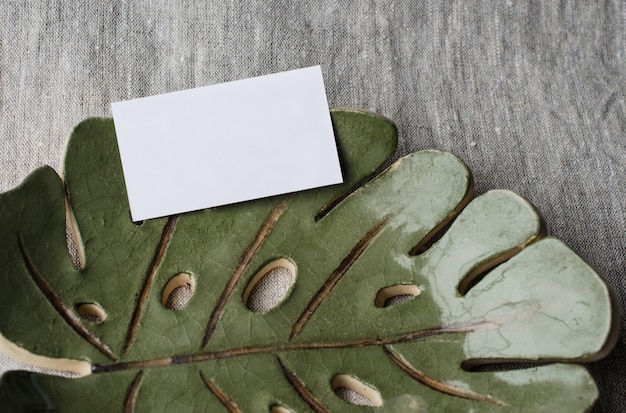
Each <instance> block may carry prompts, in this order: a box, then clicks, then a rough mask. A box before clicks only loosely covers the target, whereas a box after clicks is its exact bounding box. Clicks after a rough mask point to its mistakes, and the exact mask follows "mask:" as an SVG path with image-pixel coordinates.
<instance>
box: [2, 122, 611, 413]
mask: <svg viewBox="0 0 626 413" xmlns="http://www.w3.org/2000/svg"><path fill="white" fill-rule="evenodd" d="M331 114H332V120H333V124H334V128H335V135H336V138H337V145H338V148H339V152H340V157H341V160H342V167H343V172H344V179H345V183H344V184H343V185H338V186H332V187H327V188H323V189H316V190H312V191H307V192H302V193H296V194H290V195H286V196H282V197H277V198H272V199H263V200H258V201H253V202H247V203H242V204H237V205H231V206H225V207H218V208H214V209H208V210H203V211H198V212H193V213H188V214H183V215H180V216H171V217H167V218H163V219H155V220H149V221H145V222H142V223H133V222H131V219H130V214H129V206H128V203H127V198H126V192H125V188H124V182H123V176H122V170H121V164H120V160H119V155H118V150H117V145H116V139H115V132H114V127H113V121H112V120H111V119H89V120H86V121H84V122H83V123H81V124H80V125H78V126H77V127H76V129H75V130H74V132H73V134H72V136H71V139H70V141H69V144H68V148H67V153H66V157H65V170H64V178H63V179H61V178H59V176H57V174H56V173H55V172H54V171H53V170H52V169H51V168H49V167H43V168H40V169H38V170H36V171H35V172H33V173H32V174H31V175H30V176H29V177H28V178H27V179H26V180H25V182H24V183H23V184H22V185H21V186H20V187H18V188H16V189H14V190H12V191H10V192H7V193H4V194H2V195H0V242H1V248H0V311H1V313H0V314H1V316H0V332H1V334H2V336H1V337H0V349H1V351H2V352H3V353H5V354H8V355H10V356H12V357H13V358H16V359H18V360H22V361H26V362H28V363H30V364H34V365H38V366H42V367H46V368H49V369H56V370H63V371H66V372H67V371H69V372H72V374H73V375H74V377H71V378H67V377H59V376H55V375H47V374H36V373H31V372H23V371H21V372H10V373H7V374H5V375H4V376H3V377H2V381H1V386H0V405H1V406H3V409H2V411H12V410H15V411H35V410H36V411H60V412H85V411H91V412H97V411H106V412H122V411H126V412H132V411H138V412H139V411H140V412H158V411H168V412H187V411H194V412H201V411H206V412H220V411H223V412H240V411H241V412H307V411H315V412H327V411H332V412H360V411H384V412H412V411H415V412H425V411H430V412H533V413H535V412H555V411H560V412H583V411H586V410H588V409H589V408H590V406H592V405H593V403H594V400H595V399H596V398H597V396H598V392H597V389H596V386H595V383H594V381H593V379H592V377H591V376H590V374H589V373H588V372H587V370H586V369H585V368H584V367H583V366H580V365H578V364H576V363H577V362H582V361H589V360H593V359H597V358H599V357H602V356H603V355H605V354H606V352H607V351H608V350H609V349H610V348H611V346H612V344H613V342H614V339H613V337H614V336H615V331H616V329H615V328H614V327H613V326H614V325H615V316H614V315H613V314H612V304H611V299H610V292H609V291H608V289H607V286H606V285H605V284H604V282H603V281H602V280H601V279H600V278H599V276H598V275H597V274H596V273H595V272H594V271H593V270H592V269H591V268H590V267H589V266H588V265H587V264H585V262H583V260H582V259H581V258H579V257H578V256H577V255H576V254H575V253H574V252H572V250H570V249H569V248H568V247H567V246H566V245H564V244H563V243H562V242H561V241H559V240H557V239H554V238H551V237H548V236H546V235H545V234H544V229H543V226H542V221H541V218H540V217H539V215H538V214H537V212H536V211H535V209H534V208H533V206H532V205H530V204H529V203H528V202H527V201H525V200H524V199H522V198H521V197H520V196H518V195H516V194H514V193H512V192H509V191H504V190H494V191H490V192H487V193H484V194H482V195H480V196H478V197H475V198H473V195H472V177H471V174H470V171H469V170H468V168H467V166H466V165H465V164H464V163H463V162H462V161H461V160H459V159H458V158H456V157H455V156H453V155H451V154H449V153H445V152H440V151H423V152H417V153H414V154H411V155H409V156H406V157H404V158H402V159H400V160H398V161H397V162H395V163H394V164H392V165H391V166H390V167H389V168H387V169H386V170H385V171H383V172H382V173H380V174H379V175H378V176H377V177H374V178H372V175H373V173H374V171H376V170H377V169H378V168H379V167H380V166H381V165H382V164H383V163H384V162H385V161H386V160H387V159H388V158H389V157H390V156H392V154H393V153H394V151H395V146H396V128H395V127H394V125H393V124H392V123H391V122H389V121H388V120H386V119H384V118H382V117H380V116H377V115H375V114H371V113H368V112H364V111H359V110H333V111H332V112H331ZM180 167H183V168H184V167H185V165H184V164H182V165H180ZM285 173H289V171H285ZM368 178H372V179H368ZM164 190H167V188H164ZM66 217H67V220H66ZM66 223H69V227H70V228H71V229H72V231H71V234H72V236H71V237H68V239H69V241H67V240H66ZM450 223H451V225H450ZM68 245H70V246H71V245H75V248H76V251H77V254H75V255H77V257H78V258H77V259H75V260H72V254H70V253H69V252H68ZM517 361H524V362H526V364H523V365H522V366H519V365H517V364H511V363H512V362H517ZM544 362H545V365H544V364H542V363H544ZM485 365H488V366H490V367H488V368H485ZM494 366H495V367H494Z"/></svg>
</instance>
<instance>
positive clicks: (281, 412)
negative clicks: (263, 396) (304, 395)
mask: <svg viewBox="0 0 626 413" xmlns="http://www.w3.org/2000/svg"><path fill="white" fill-rule="evenodd" d="M270 413H292V412H291V410H289V409H288V408H286V407H284V406H279V405H277V404H275V405H273V406H272V407H270Z"/></svg>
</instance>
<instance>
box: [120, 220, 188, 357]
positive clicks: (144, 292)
mask: <svg viewBox="0 0 626 413" xmlns="http://www.w3.org/2000/svg"><path fill="white" fill-rule="evenodd" d="M176 222H178V215H172V216H171V217H169V218H168V220H167V223H166V224H165V227H164V228H163V233H162V234H161V240H160V241H159V245H158V246H157V248H156V250H155V252H154V256H153V257H152V261H151V262H150V267H149V268H148V272H147V273H146V277H145V279H144V282H143V286H142V287H141V294H140V295H139V297H138V298H137V302H136V303H135V310H134V312H133V318H132V320H131V322H130V324H129V326H128V333H127V334H126V341H125V343H124V350H123V353H127V352H128V350H129V349H130V346H131V345H132V344H133V342H134V341H135V336H136V335H137V330H138V329H139V321H141V316H142V315H143V311H144V309H145V307H146V301H147V300H148V295H149V294H150V288H151V287H152V282H153V281H154V276H155V275H156V273H157V270H158V269H159V266H160V265H161V261H162V260H163V257H164V256H165V252H166V251H167V247H168V246H169V244H170V240H171V239H172V234H173V233H174V230H175V229H176Z"/></svg>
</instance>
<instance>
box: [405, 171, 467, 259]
mask: <svg viewBox="0 0 626 413" xmlns="http://www.w3.org/2000/svg"><path fill="white" fill-rule="evenodd" d="M473 193H474V180H473V179H471V177H470V182H469V186H468V188H467V192H466V193H465V196H464V197H463V199H461V201H460V202H459V204H458V205H457V206H456V208H455V209H454V210H453V211H452V212H451V213H450V215H448V216H447V217H446V218H445V219H444V220H443V221H441V222H440V223H439V224H437V226H435V228H433V229H432V230H430V232H429V233H428V234H426V236H424V238H422V239H421V240H420V241H419V242H418V243H417V244H416V245H415V246H414V247H413V248H411V250H410V251H409V255H410V256H417V255H421V254H423V253H425V252H426V251H428V250H429V249H430V247H432V246H433V245H434V244H435V243H437V242H438V241H439V240H440V239H441V238H443V236H444V235H445V234H446V233H447V232H448V230H449V229H450V227H451V226H452V224H454V221H455V220H456V217H457V216H458V215H459V214H460V213H461V211H463V209H464V208H465V207H466V206H467V204H469V202H470V201H471V199H472V195H473Z"/></svg>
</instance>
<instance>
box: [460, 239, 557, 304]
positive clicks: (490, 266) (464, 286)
mask: <svg viewBox="0 0 626 413" xmlns="http://www.w3.org/2000/svg"><path fill="white" fill-rule="evenodd" d="M544 236H545V235H544V233H543V232H542V233H540V234H538V235H535V236H533V237H531V238H530V239H528V240H527V241H526V242H525V243H523V244H522V245H518V246H517V247H514V248H511V249H510V250H508V251H505V252H503V253H501V254H500V255H498V256H496V257H493V258H491V259H488V260H486V261H484V262H481V263H479V264H478V265H476V266H475V267H474V268H472V269H471V270H470V272H468V273H467V275H466V276H465V277H463V279H462V280H461V282H460V283H459V286H458V291H459V294H461V296H465V295H467V293H469V292H470V290H472V288H474V287H475V286H476V285H477V284H478V283H480V282H481V281H482V280H483V279H484V278H485V277H486V276H487V275H488V274H489V273H490V272H492V271H493V270H495V269H496V267H498V266H499V265H501V264H503V263H504V262H506V261H508V260H510V259H511V258H512V257H513V256H515V255H517V254H519V253H520V252H521V251H522V250H523V249H524V248H526V247H527V246H528V245H530V244H532V243H533V242H536V241H538V240H539V239H541V238H543V237H544Z"/></svg>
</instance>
